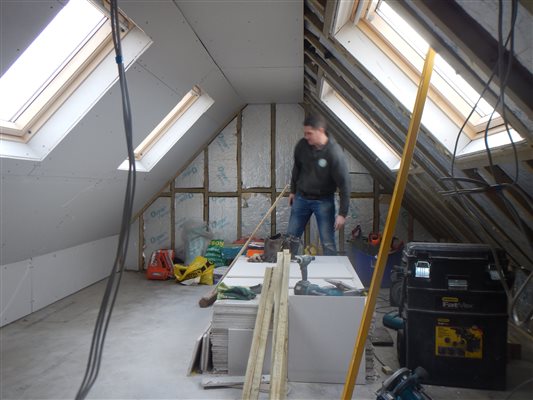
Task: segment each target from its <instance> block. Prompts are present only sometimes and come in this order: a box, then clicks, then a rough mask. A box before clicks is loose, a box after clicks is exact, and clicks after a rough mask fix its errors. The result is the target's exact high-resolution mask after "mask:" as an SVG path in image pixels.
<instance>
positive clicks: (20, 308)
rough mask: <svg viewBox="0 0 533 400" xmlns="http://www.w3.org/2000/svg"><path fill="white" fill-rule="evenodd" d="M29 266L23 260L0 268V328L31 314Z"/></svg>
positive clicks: (28, 262) (27, 261)
mask: <svg viewBox="0 0 533 400" xmlns="http://www.w3.org/2000/svg"><path fill="white" fill-rule="evenodd" d="M30 264H31V261H30V260H25V261H20V262H16V263H13V264H7V265H2V266H1V267H0V268H1V269H0V288H1V292H0V299H1V303H0V306H1V309H0V326H4V325H7V324H9V323H11V322H13V321H15V320H17V319H19V318H22V317H24V316H25V315H28V314H30V313H31V300H32V299H31V277H30V273H31V272H30V271H31V268H30Z"/></svg>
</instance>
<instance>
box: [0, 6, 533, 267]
mask: <svg viewBox="0 0 533 400" xmlns="http://www.w3.org/2000/svg"><path fill="white" fill-rule="evenodd" d="M63 3H64V2H63V1H48V0H41V1H38V2H35V1H25V0H20V1H16V2H15V1H12V2H11V1H10V2H8V1H2V2H0V7H1V8H0V41H1V43H0V49H1V52H0V64H1V65H0V67H1V71H2V72H4V71H5V70H6V69H7V68H8V67H9V65H10V64H11V62H12V61H13V59H14V57H16V55H17V54H18V53H19V52H20V49H24V48H25V47H26V46H27V45H28V44H29V42H30V41H31V40H32V39H33V37H35V35H36V34H37V33H38V32H39V31H40V30H41V29H42V28H43V27H44V26H45V25H46V24H47V23H48V21H49V20H50V19H51V18H52V17H53V16H54V15H55V14H56V13H57V11H58V9H59V8H60V7H62V4H63ZM338 3H339V1H327V2H326V1H325V0H306V1H305V2H304V1H303V0H302V1H299V0H298V1H295V0H287V1H261V0H253V1H237V0H236V1H226V0H219V1H179V0H176V1H170V0H168V1H162V0H145V1H121V2H119V5H120V6H121V8H122V9H123V10H124V11H125V13H126V14H127V15H128V16H129V17H131V18H132V19H133V20H134V21H135V22H136V23H137V24H138V25H139V26H140V27H141V28H142V29H143V30H144V31H145V32H146V33H147V34H148V35H149V36H150V37H151V38H152V40H153V45H152V46H151V47H150V48H149V49H148V50H147V51H146V52H145V53H144V54H143V55H142V56H141V58H140V59H139V60H138V61H137V62H136V63H135V64H134V66H133V67H132V68H131V69H130V70H129V71H128V73H127V77H128V85H129V88H130V96H131V101H132V107H133V116H134V117H133V118H134V121H133V123H134V145H135V146H136V145H137V144H138V143H140V141H141V140H142V138H144V136H145V135H146V134H147V133H148V132H149V131H150V130H151V129H152V128H153V127H154V126H155V125H156V124H157V123H158V122H159V121H160V120H161V118H162V117H163V116H164V115H166V113H167V112H168V111H169V110H170V109H171V108H172V107H173V106H174V105H175V104H176V102H177V101H178V100H179V99H180V98H181V97H182V96H183V95H184V94H185V93H186V92H187V91H188V90H190V88H191V87H192V86H193V85H195V84H199V85H200V86H201V87H202V88H203V89H204V90H205V91H207V92H208V93H209V95H210V96H211V97H212V98H213V99H214V100H215V104H214V105H213V107H211V109H209V111H208V112H207V113H206V114H205V115H204V116H203V117H202V118H201V119H200V120H199V121H198V122H197V123H196V124H195V125H194V126H193V128H192V129H191V130H190V131H189V132H188V134H187V135H186V136H185V137H184V138H183V139H182V140H181V141H180V142H179V143H178V144H177V145H176V146H174V148H172V149H171V151H170V152H169V153H168V154H167V155H166V156H165V157H164V158H163V159H162V160H161V161H160V163H159V164H158V165H157V166H156V167H155V168H154V169H153V170H152V171H151V172H150V173H146V174H139V176H138V186H137V193H136V202H135V210H138V209H140V208H141V207H142V206H143V205H144V204H145V203H146V201H147V200H148V199H149V198H150V197H151V196H152V195H153V194H154V193H156V192H158V191H159V190H160V189H161V188H162V186H163V185H164V184H165V182H166V181H167V180H168V179H169V177H171V176H173V175H174V173H175V172H176V171H177V170H178V169H179V168H180V167H182V166H184V165H186V163H188V161H189V160H190V157H191V156H192V154H194V153H195V152H196V150H198V149H200V148H201V147H202V146H203V145H204V144H205V143H207V142H208V140H209V138H210V137H212V136H213V135H214V134H215V133H216V132H218V131H219V130H220V129H221V128H222V127H223V126H224V125H225V124H226V123H227V122H228V121H230V120H231V119H232V117H233V116H234V115H235V113H236V112H237V111H238V110H239V109H241V108H242V107H243V106H244V105H246V104H247V103H270V102H279V103H295V102H301V101H302V100H303V101H304V104H305V105H306V106H307V107H308V108H309V109H315V110H319V111H321V112H322V113H323V114H325V115H326V116H327V117H329V119H330V121H331V131H332V133H333V134H334V135H336V136H337V138H338V139H339V141H340V142H341V143H342V144H343V145H344V146H345V147H346V148H347V149H349V150H350V151H351V152H352V153H353V155H354V156H355V157H356V158H357V159H358V160H359V161H360V162H361V163H362V164H363V165H364V166H365V167H366V168H367V169H368V170H369V171H370V172H371V173H372V175H373V176H374V177H375V178H376V179H378V180H379V182H380V183H381V186H382V191H383V192H385V193H390V192H392V189H393V186H394V180H395V176H394V174H393V173H391V172H390V170H389V169H388V168H386V167H385V166H384V165H382V164H381V163H380V162H379V161H377V160H376V159H375V157H373V156H372V152H371V151H369V149H367V148H366V147H365V144H364V143H361V142H360V141H358V140H357V139H356V138H355V137H354V136H353V135H352V134H351V133H350V132H349V130H348V129H347V127H346V126H344V125H343V123H342V122H341V121H340V120H339V119H338V118H337V117H336V116H335V115H333V114H332V113H330V112H329V111H328V109H327V108H325V107H324V106H323V104H322V103H321V101H320V98H319V95H318V90H317V89H318V87H317V85H318V84H319V81H320V77H321V76H322V75H323V74H327V75H328V76H329V77H330V78H332V84H333V85H335V87H336V89H338V90H339V91H341V93H342V94H343V95H344V96H345V97H346V98H347V99H348V100H349V101H350V103H351V104H352V106H353V107H354V108H356V109H357V110H358V111H359V112H360V113H361V114H362V115H364V116H365V117H366V118H367V120H368V121H369V122H370V123H371V124H374V125H375V126H376V127H377V128H378V130H379V131H380V132H381V133H382V135H383V137H384V139H385V140H386V141H387V142H388V143H389V144H390V146H391V147H393V148H394V149H396V150H397V151H399V152H400V153H401V149H402V147H403V142H404V138H405V135H406V132H407V127H408V124H409V115H410V110H406V109H404V108H403V107H402V106H400V105H399V104H398V103H397V101H395V99H394V98H393V96H392V95H391V94H390V93H388V92H387V91H386V90H385V89H384V88H383V87H382V86H381V85H380V84H379V82H376V81H375V79H373V78H372V73H371V71H366V70H365V69H364V67H362V66H361V65H360V64H359V63H358V62H357V61H356V60H355V59H353V58H352V57H350V56H349V55H348V54H347V53H346V52H345V51H343V49H342V48H341V47H340V45H339V44H338V43H337V42H336V41H335V39H334V38H332V37H331V35H330V31H331V24H332V22H333V15H334V11H335V9H336V7H337V4H338ZM479 3H480V2H471V1H467V0H464V1H463V0H461V1H457V2H453V1H446V2H444V1H440V0H433V1H431V0H426V1H421V0H418V1H405V2H393V6H394V7H395V8H396V9H397V11H398V12H400V13H402V15H404V16H405V17H407V18H409V19H410V22H412V23H415V24H417V25H418V26H419V28H421V29H422V31H423V32H424V37H425V38H426V39H427V40H429V42H430V43H431V44H432V45H433V46H434V47H435V48H436V49H437V50H439V51H444V52H448V53H449V55H451V60H452V64H453V65H454V66H456V67H461V70H462V71H463V72H464V76H465V77H466V78H467V80H468V81H469V83H470V84H472V85H473V86H474V87H478V88H479V87H480V86H481V85H482V84H483V82H484V79H485V75H486V74H487V70H490V69H491V68H492V65H493V63H494V53H493V51H492V53H491V48H492V49H494V47H493V46H494V43H495V39H494V38H495V37H496V36H497V35H496V33H495V32H496V31H495V28H494V21H495V20H496V19H495V18H496V16H497V14H496V13H497V10H498V7H497V4H498V3H497V1H496V0H490V1H485V2H483V4H484V6H483V7H481V6H479ZM520 3H521V4H522V3H523V4H525V5H527V4H528V2H520ZM442 4H445V5H446V6H445V7H444V6H442ZM519 19H520V21H522V22H521V24H522V26H525V27H526V31H525V32H526V33H525V35H526V36H527V32H529V35H530V34H531V10H529V11H528V10H527V9H526V8H524V7H523V6H522V5H521V7H520V10H519ZM472 21H479V22H480V23H477V24H473V23H472ZM304 25H305V26H304ZM528 27H529V31H527V29H528ZM464 32H468V34H464ZM475 38H482V40H480V39H478V41H477V42H472V40H475ZM491 46H492V47H491ZM517 46H518V47H517V51H518V50H519V52H520V54H519V56H518V60H519V62H517V63H516V65H515V66H514V68H515V70H514V73H513V83H511V84H510V85H509V88H508V89H509V92H508V93H509V98H510V99H511V101H512V102H513V104H515V105H516V107H512V108H510V109H509V110H508V111H509V114H508V115H509V117H510V120H511V122H512V124H513V126H515V125H516V128H517V129H518V130H519V132H520V134H521V135H522V136H523V137H525V138H526V139H527V145H526V146H522V147H521V148H520V149H519V154H518V156H519V162H518V169H519V178H518V182H517V183H518V184H517V185H512V187H510V188H506V189H504V190H500V188H501V186H500V187H493V189H491V190H489V191H485V192H481V193H476V194H469V195H462V196H444V195H442V194H440V193H439V192H440V191H445V190H448V189H449V188H450V187H449V185H447V184H446V183H445V182H443V181H442V179H441V178H442V177H447V176H449V168H450V161H451V156H450V154H448V153H447V152H446V151H445V150H443V149H442V146H439V145H437V144H436V143H435V141H434V140H433V139H432V138H431V136H430V135H429V133H428V132H427V131H425V130H424V129H422V130H421V132H420V134H419V138H418V144H417V148H416V151H415V157H414V162H415V164H416V167H415V168H414V169H413V173H412V174H411V175H410V178H409V181H408V188H407V191H406V196H405V199H404V206H405V207H406V208H407V209H408V210H409V211H410V212H411V213H412V214H413V215H414V216H415V217H416V218H417V219H419V220H421V221H422V222H424V225H425V226H427V227H428V228H431V229H432V231H433V232H432V233H433V234H434V235H435V236H436V237H440V238H443V239H447V240H452V241H453V240H455V241H465V242H479V241H483V242H486V241H488V242H491V243H495V244H497V245H498V246H501V247H504V248H505V249H506V250H507V251H508V253H509V254H510V255H511V257H512V259H513V261H514V262H515V264H517V265H523V266H525V267H527V268H531V265H532V263H533V256H532V251H531V243H532V242H533V235H532V232H533V218H532V215H533V212H532V208H531V204H532V203H533V202H532V197H533V179H532V170H533V157H532V156H531V145H532V134H531V128H532V123H531V120H532V118H531V116H532V114H533V113H532V110H531V105H532V104H533V101H532V99H531V95H532V93H533V90H532V88H531V66H532V62H531V36H530V37H529V40H526V41H525V42H522V43H520V44H518V43H517ZM520 46H521V47H520ZM494 93H496V92H494ZM494 93H493V94H492V95H491V96H490V97H491V98H490V101H491V102H494V99H495V94H494ZM528 96H529V97H528ZM121 113H122V111H121V109H120V98H119V90H118V88H117V86H114V87H113V88H112V89H111V90H110V91H109V93H107V94H106V95H105V96H104V97H103V98H102V99H101V100H100V101H99V102H98V104H96V105H95V107H94V108H93V109H92V111H91V112H89V114H87V115H86V116H85V118H83V119H82V121H81V122H80V123H79V124H78V126H76V127H75V128H74V130H73V131H72V132H71V133H70V134H69V135H68V137H67V138H66V139H65V140H64V141H63V142H62V143H61V144H60V145H59V146H57V147H56V148H55V149H54V151H53V152H52V153H51V154H50V155H49V157H48V158H47V159H45V160H44V161H43V162H41V163H35V162H27V161H17V160H8V159H1V160H0V169H1V174H2V181H1V183H0V189H1V193H0V200H1V203H0V208H1V223H0V229H1V231H0V233H1V255H0V264H6V263H11V262H15V261H18V260H22V259H26V258H29V257H32V256H37V255H40V254H45V253H49V252H52V251H55V250H58V249H62V248H67V247H70V246H74V245H77V244H80V243H83V242H88V241H91V240H95V239H98V238H101V237H105V236H108V235H113V234H116V233H117V232H118V227H119V222H120V217H121V213H122V212H121V210H122V201H123V194H124V188H125V173H124V172H123V171H118V170H117V166H118V165H119V164H120V162H122V160H124V158H125V153H126V151H125V143H124V139H123V135H124V134H123V127H122V115H121ZM494 160H495V162H496V164H497V165H495V167H494V168H490V167H489V166H488V163H487V160H486V158H480V159H469V160H463V161H461V163H459V164H458V166H459V168H458V169H457V171H456V176H458V177H464V178H472V179H477V180H480V181H483V182H486V183H488V184H493V183H495V182H499V183H511V182H512V181H513V178H514V174H515V172H514V170H515V161H514V156H513V155H512V154H509V153H508V152H502V153H497V154H494ZM460 186H462V184H460ZM509 186H511V185H509ZM472 214H473V215H474V216H475V218H472V216H471V215H472Z"/></svg>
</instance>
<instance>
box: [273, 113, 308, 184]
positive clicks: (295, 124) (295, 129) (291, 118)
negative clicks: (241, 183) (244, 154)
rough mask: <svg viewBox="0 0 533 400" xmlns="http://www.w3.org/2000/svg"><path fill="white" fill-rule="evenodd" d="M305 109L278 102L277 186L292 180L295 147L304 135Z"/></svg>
mask: <svg viewBox="0 0 533 400" xmlns="http://www.w3.org/2000/svg"><path fill="white" fill-rule="evenodd" d="M304 115H305V113H304V110H303V108H302V107H300V106H299V105H298V104H276V188H277V189H278V190H283V188H284V187H285V185H286V184H288V183H290V182H291V173H292V166H293V162H294V147H295V146H296V143H298V141H299V140H300V139H301V138H302V137H303V126H302V123H303V120H304Z"/></svg>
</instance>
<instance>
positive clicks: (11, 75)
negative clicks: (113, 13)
mask: <svg viewBox="0 0 533 400" xmlns="http://www.w3.org/2000/svg"><path fill="white" fill-rule="evenodd" d="M106 20H107V18H106V16H104V14H102V12H101V11H99V10H98V9H97V8H96V7H94V6H93V5H92V4H91V3H90V2H88V1H86V0H70V1H69V3H68V4H67V5H66V6H65V7H63V9H62V10H61V11H60V12H59V13H58V14H57V16H56V17H55V18H54V19H53V20H52V21H51V22H50V24H48V26H47V27H46V28H45V29H44V30H43V31H42V32H41V34H40V35H39V36H38V37H37V38H36V39H35V40H34V41H33V43H32V44H31V45H30V46H29V47H28V48H27V49H26V51H24V53H22V55H21V56H20V57H19V58H18V59H17V60H16V61H15V62H14V63H13V65H12V66H11V67H10V68H9V69H8V70H7V72H6V73H5V74H4V75H2V77H1V78H0V93H2V96H1V97H0V119H1V120H3V121H9V122H16V119H17V117H18V116H19V115H20V114H21V113H22V112H23V111H24V110H25V108H26V107H27V106H28V105H29V104H31V102H32V101H33V100H34V99H35V98H36V97H37V96H38V95H39V93H40V92H41V91H42V90H43V89H44V88H45V87H46V86H47V85H48V84H49V83H50V81H51V80H52V79H53V78H54V77H55V76H56V75H57V74H58V73H59V72H60V71H61V69H62V68H63V67H64V66H65V65H66V63H68V61H69V60H70V59H71V58H72V57H73V56H74V55H75V54H76V53H77V52H78V50H79V49H80V48H81V47H82V46H83V45H84V44H85V43H86V42H87V41H88V40H89V39H90V38H91V37H92V35H93V34H94V33H95V32H96V31H97V30H98V29H99V28H100V26H101V25H102V24H103V23H104V22H105V21H106Z"/></svg>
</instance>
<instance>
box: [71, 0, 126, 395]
mask: <svg viewBox="0 0 533 400" xmlns="http://www.w3.org/2000/svg"><path fill="white" fill-rule="evenodd" d="M110 6H111V7H110V11H111V12H110V14H111V15H110V22H111V32H112V37H113V44H114V48H115V55H116V62H117V66H118V76H119V82H120V91H121V97H122V111H123V119H124V129H125V135H126V145H127V153H128V178H127V183H126V192H125V196H124V206H123V211H122V223H121V226H120V233H119V239H118V244H117V252H116V256H115V260H114V263H113V266H112V268H111V271H110V274H109V277H108V280H107V285H106V289H105V292H104V296H103V298H102V303H101V305H100V311H99V312H98V317H97V319H96V323H95V327H94V331H93V337H92V341H91V349H90V352H89V358H88V361H87V367H86V370H85V375H84V377H83V381H82V383H81V385H80V388H79V389H78V393H77V394H76V399H85V397H86V396H87V394H88V393H89V391H90V390H91V388H92V386H93V384H94V382H95V381H96V378H97V377H98V373H99V371H100V365H101V362H102V353H103V347H104V342H105V337H106V334H107V328H108V326H109V321H110V319H111V314H112V312H113V308H114V305H115V301H116V298H117V294H118V289H119V286H120V281H121V279H122V273H123V271H124V262H125V260H126V253H127V249H128V241H129V233H130V221H131V217H132V214H133V200H134V195H135V182H136V170H135V155H134V151H133V140H132V135H133V134H132V132H133V125H132V115H131V106H130V100H129V93H128V85H127V82H126V72H125V69H124V63H123V59H122V46H121V41H120V32H121V27H120V21H119V18H120V14H119V12H118V5H117V0H111V4H110Z"/></svg>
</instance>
